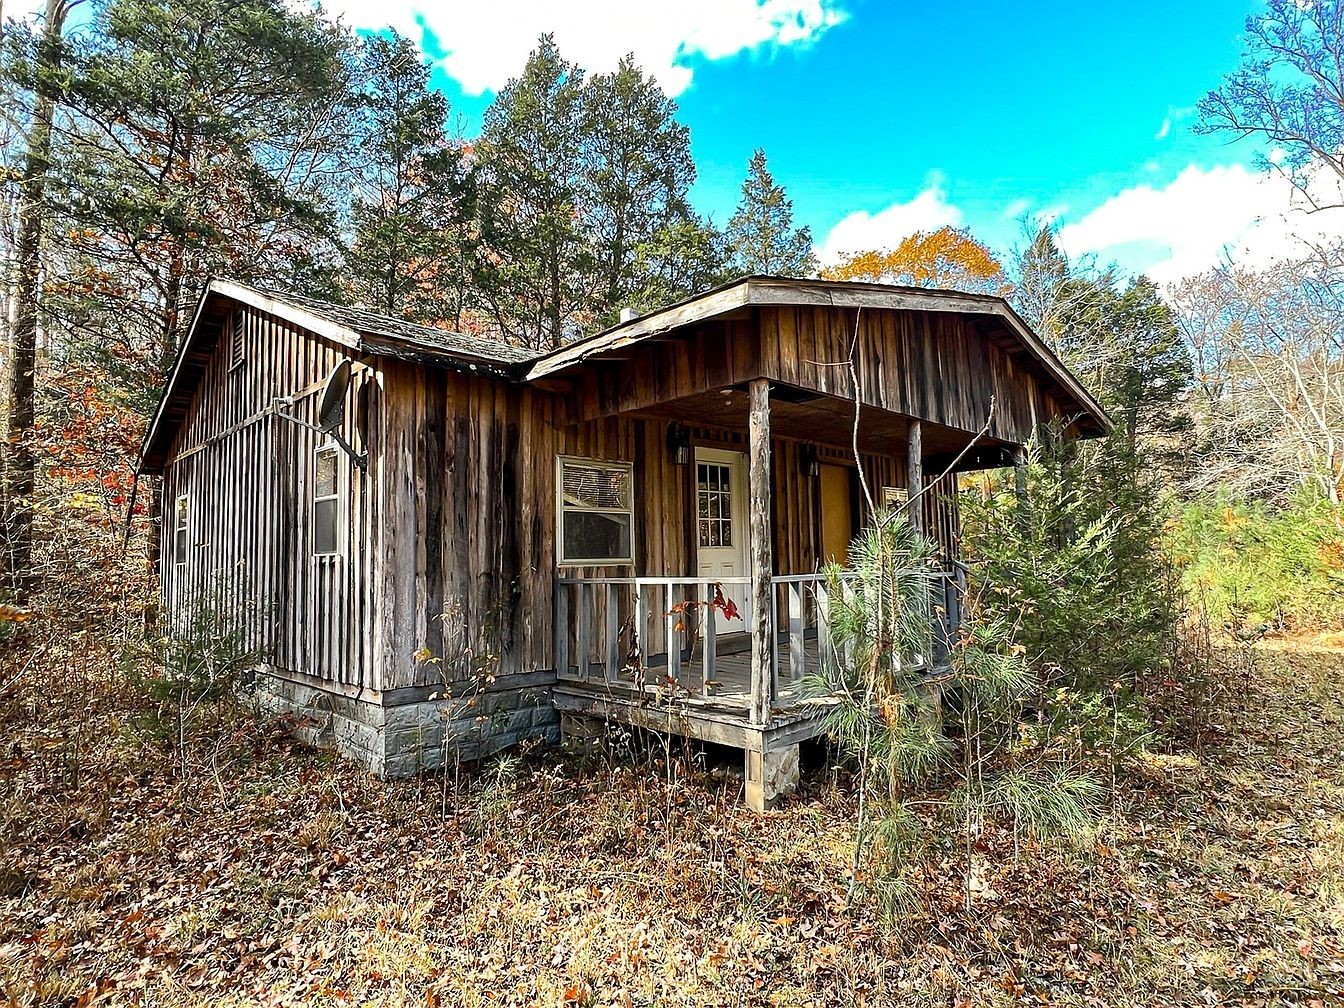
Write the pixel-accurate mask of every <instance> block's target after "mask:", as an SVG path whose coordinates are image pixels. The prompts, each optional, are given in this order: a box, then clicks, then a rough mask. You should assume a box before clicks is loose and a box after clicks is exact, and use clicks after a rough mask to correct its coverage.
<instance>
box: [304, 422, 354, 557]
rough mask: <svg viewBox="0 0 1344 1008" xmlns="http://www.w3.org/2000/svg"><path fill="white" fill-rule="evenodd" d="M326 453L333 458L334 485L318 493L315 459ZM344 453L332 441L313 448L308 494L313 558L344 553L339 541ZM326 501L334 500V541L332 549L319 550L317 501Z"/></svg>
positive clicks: (336, 555)
mask: <svg viewBox="0 0 1344 1008" xmlns="http://www.w3.org/2000/svg"><path fill="white" fill-rule="evenodd" d="M326 453H330V454H331V456H332V459H333V465H334V470H333V471H334V483H335V485H334V486H333V487H332V492H331V493H329V494H319V493H318V492H317V460H318V457H319V456H321V455H323V454H326ZM344 454H345V453H344V452H342V451H341V450H340V449H339V448H338V447H337V446H336V445H335V444H334V443H330V442H329V443H327V444H319V445H317V446H316V447H314V448H313V484H312V492H311V493H309V495H308V514H309V518H310V521H311V525H310V530H311V539H312V541H311V542H310V544H309V545H310V547H311V549H310V550H309V552H310V553H311V555H312V557H313V559H315V560H321V559H324V558H327V557H340V556H344V555H345V550H344V549H343V548H342V543H341V526H342V525H343V524H344V523H345V503H344V500H343V496H344V495H343V494H342V493H341V457H342V456H343V455H344ZM327 501H335V502H336V507H335V511H336V518H335V530H334V531H335V535H334V536H333V538H334V540H335V542H334V546H333V548H332V549H330V550H319V549H318V548H317V505H318V504H319V503H326V502H327Z"/></svg>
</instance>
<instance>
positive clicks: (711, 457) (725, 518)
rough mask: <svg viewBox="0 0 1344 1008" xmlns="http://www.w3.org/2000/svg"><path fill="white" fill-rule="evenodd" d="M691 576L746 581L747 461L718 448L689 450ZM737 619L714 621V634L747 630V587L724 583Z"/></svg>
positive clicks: (716, 617)
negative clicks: (692, 497) (693, 563)
mask: <svg viewBox="0 0 1344 1008" xmlns="http://www.w3.org/2000/svg"><path fill="white" fill-rule="evenodd" d="M695 541H696V554H695V555H696V569H695V572H696V576H697V577H701V578H704V579H705V580H706V581H724V580H726V579H728V578H745V577H748V576H750V571H749V570H748V568H747V457H746V456H745V455H744V454H742V453H741V452H734V451H723V450H721V449H718V448H696V450H695ZM723 594H724V597H725V598H727V599H730V600H731V601H732V602H733V604H734V605H736V606H737V611H738V613H739V614H740V618H738V619H731V620H730V619H724V617H723V613H722V612H716V613H715V614H714V618H715V621H716V627H717V629H718V632H719V633H720V634H725V633H741V632H742V631H744V630H747V629H750V624H749V623H748V622H747V619H748V618H749V615H748V614H749V610H750V606H749V605H748V604H747V603H748V599H749V596H750V595H751V586H750V585H745V584H736V585H735V584H725V585H724V586H723Z"/></svg>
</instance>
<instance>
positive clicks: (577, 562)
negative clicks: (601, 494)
mask: <svg viewBox="0 0 1344 1008" xmlns="http://www.w3.org/2000/svg"><path fill="white" fill-rule="evenodd" d="M566 464H571V465H582V466H588V467H589V468H594V469H602V470H606V471H608V472H620V473H624V474H625V477H626V486H627V488H628V492H629V497H628V504H629V506H628V507H625V508H595V507H581V506H570V505H566V504H565V466H566ZM570 511H572V512H578V513H587V514H604V515H627V516H628V517H629V519H630V551H629V555H628V556H625V557H578V558H571V557H569V556H566V555H565V513H566V512H570ZM634 554H635V464H634V463H633V462H627V461H623V460H620V459H598V458H588V457H586V456H583V455H557V456H556V457H555V565H556V566H557V567H622V566H623V567H631V566H634V563H635V555H634Z"/></svg>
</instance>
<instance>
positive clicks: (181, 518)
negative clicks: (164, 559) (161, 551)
mask: <svg viewBox="0 0 1344 1008" xmlns="http://www.w3.org/2000/svg"><path fill="white" fill-rule="evenodd" d="M187 514H188V512H187V495H186V494H183V495H182V496H181V497H179V498H178V499H177V503H176V505H174V507H173V563H179V564H184V563H186V562H187Z"/></svg>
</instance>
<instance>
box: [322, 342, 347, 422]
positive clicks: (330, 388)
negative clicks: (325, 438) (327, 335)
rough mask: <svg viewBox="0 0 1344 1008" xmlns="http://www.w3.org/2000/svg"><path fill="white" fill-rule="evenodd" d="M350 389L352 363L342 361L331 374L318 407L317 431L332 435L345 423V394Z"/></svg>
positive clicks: (345, 360)
mask: <svg viewBox="0 0 1344 1008" xmlns="http://www.w3.org/2000/svg"><path fill="white" fill-rule="evenodd" d="M349 388H350V361H349V359H348V358H346V359H344V360H342V361H341V362H340V363H339V364H337V365H336V367H335V369H334V370H333V371H332V372H331V377H329V378H328V379H327V385H326V387H325V388H324V389H323V390H322V401H321V402H320V403H319V404H318V406H317V429H318V430H320V431H321V432H322V433H323V434H330V433H331V432H332V431H335V430H338V429H340V426H341V424H342V423H344V422H345V393H346V390H347V389H349Z"/></svg>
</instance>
